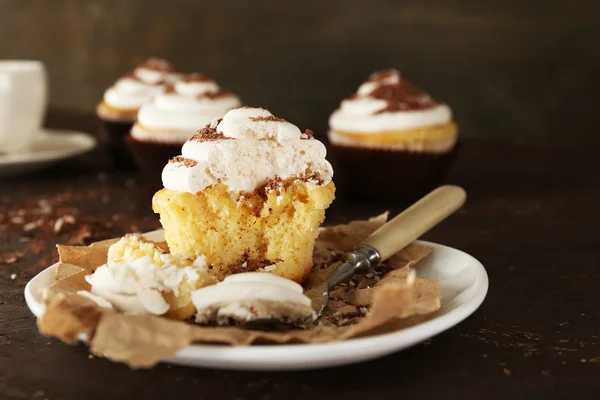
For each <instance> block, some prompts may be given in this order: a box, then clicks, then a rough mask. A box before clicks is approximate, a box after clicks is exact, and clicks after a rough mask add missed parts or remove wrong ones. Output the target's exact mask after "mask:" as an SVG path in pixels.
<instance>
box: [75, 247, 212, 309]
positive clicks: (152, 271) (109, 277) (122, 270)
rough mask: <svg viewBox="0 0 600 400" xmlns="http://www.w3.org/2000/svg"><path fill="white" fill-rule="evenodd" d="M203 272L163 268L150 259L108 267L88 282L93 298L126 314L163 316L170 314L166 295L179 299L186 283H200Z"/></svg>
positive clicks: (196, 266) (189, 269) (191, 268)
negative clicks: (102, 300)
mask: <svg viewBox="0 0 600 400" xmlns="http://www.w3.org/2000/svg"><path fill="white" fill-rule="evenodd" d="M202 268H205V264H204V265H203V264H201V263H195V264H194V265H193V266H191V267H184V268H180V267H177V266H176V265H170V264H168V265H165V266H162V267H160V266H157V265H154V264H153V263H152V259H151V258H150V257H148V256H147V257H142V258H139V259H136V260H134V261H133V262H131V263H129V264H122V265H107V264H104V265H102V266H100V267H98V268H97V269H96V271H94V273H93V274H91V275H87V276H86V277H85V280H86V281H87V282H88V283H89V284H90V285H91V287H92V289H91V294H92V295H94V296H98V297H100V298H103V299H105V300H107V301H109V302H110V303H111V304H112V305H113V306H115V307H117V308H118V309H120V310H122V311H125V312H127V313H131V314H156V315H162V314H164V313H166V312H167V311H168V310H169V304H168V303H167V302H166V301H165V300H164V298H163V296H162V293H164V292H172V293H174V294H175V295H176V296H177V295H178V292H179V285H180V284H181V282H182V281H183V279H184V278H187V280H188V281H189V282H195V281H197V280H198V279H199V275H198V269H202ZM100 305H102V304H100Z"/></svg>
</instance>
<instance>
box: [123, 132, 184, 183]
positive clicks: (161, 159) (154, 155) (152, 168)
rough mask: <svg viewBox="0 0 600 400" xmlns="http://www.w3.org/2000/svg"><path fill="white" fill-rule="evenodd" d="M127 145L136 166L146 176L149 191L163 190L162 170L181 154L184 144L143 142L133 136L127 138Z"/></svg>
mask: <svg viewBox="0 0 600 400" xmlns="http://www.w3.org/2000/svg"><path fill="white" fill-rule="evenodd" d="M125 143H126V144H127V148H128V149H129V151H130V152H131V155H132V156H133V160H134V162H135V164H136V165H137V167H138V168H139V170H140V171H141V172H142V174H144V176H145V178H146V182H147V185H148V189H149V190H150V191H151V192H155V191H157V190H159V189H162V178H161V176H162V170H163V168H164V167H165V165H166V164H167V163H168V162H169V160H170V159H171V158H173V157H176V156H178V155H180V154H181V147H182V146H183V143H178V144H173V143H162V142H155V141H142V140H136V139H135V138H134V137H132V136H131V135H127V136H126V137H125Z"/></svg>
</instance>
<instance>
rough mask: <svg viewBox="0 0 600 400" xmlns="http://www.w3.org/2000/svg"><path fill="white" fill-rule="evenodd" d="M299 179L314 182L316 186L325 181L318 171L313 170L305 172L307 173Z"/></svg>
mask: <svg viewBox="0 0 600 400" xmlns="http://www.w3.org/2000/svg"><path fill="white" fill-rule="evenodd" d="M300 179H301V180H302V181H305V182H312V183H315V184H316V185H318V186H322V185H323V184H324V183H325V180H324V179H323V178H322V177H321V173H320V172H319V171H314V172H313V173H309V172H307V174H306V175H305V176H303V177H302V178H300Z"/></svg>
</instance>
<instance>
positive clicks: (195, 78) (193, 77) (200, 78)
mask: <svg viewBox="0 0 600 400" xmlns="http://www.w3.org/2000/svg"><path fill="white" fill-rule="evenodd" d="M210 80H212V79H210V78H209V77H208V76H206V75H204V74H201V73H200V72H194V73H192V74H187V75H185V76H184V77H182V78H181V81H182V82H185V83H192V82H207V81H210Z"/></svg>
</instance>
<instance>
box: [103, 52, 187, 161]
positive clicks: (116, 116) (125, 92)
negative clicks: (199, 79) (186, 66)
mask: <svg viewBox="0 0 600 400" xmlns="http://www.w3.org/2000/svg"><path fill="white" fill-rule="evenodd" d="M177 76H178V75H177V74H176V73H175V72H174V68H173V67H172V66H171V64H169V63H168V62H167V61H165V60H160V59H156V58H151V59H148V60H147V61H145V62H144V63H143V64H140V65H139V66H138V67H137V68H135V70H133V72H132V73H130V74H128V75H125V76H123V77H122V78H120V79H119V80H118V81H117V82H115V84H114V85H112V86H111V87H110V88H108V89H107V90H106V92H104V98H103V99H102V102H100V104H98V106H97V107H96V115H97V116H98V119H99V120H100V135H101V138H102V139H103V141H104V142H105V143H106V145H107V147H108V150H109V152H110V155H111V156H112V158H113V160H114V162H115V164H116V165H117V166H119V167H123V168H130V167H133V166H134V163H133V160H132V159H131V156H130V155H129V152H128V151H127V148H126V146H125V136H126V135H127V134H128V133H129V131H130V130H131V127H132V126H133V124H134V122H135V120H136V118H137V114H138V111H139V109H140V107H141V106H142V105H144V104H146V103H148V102H149V101H151V100H152V99H153V98H154V96H156V95H157V94H158V93H161V92H162V91H164V90H165V87H166V85H167V84H168V83H169V82H172V81H173V80H174V79H175V78H177Z"/></svg>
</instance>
